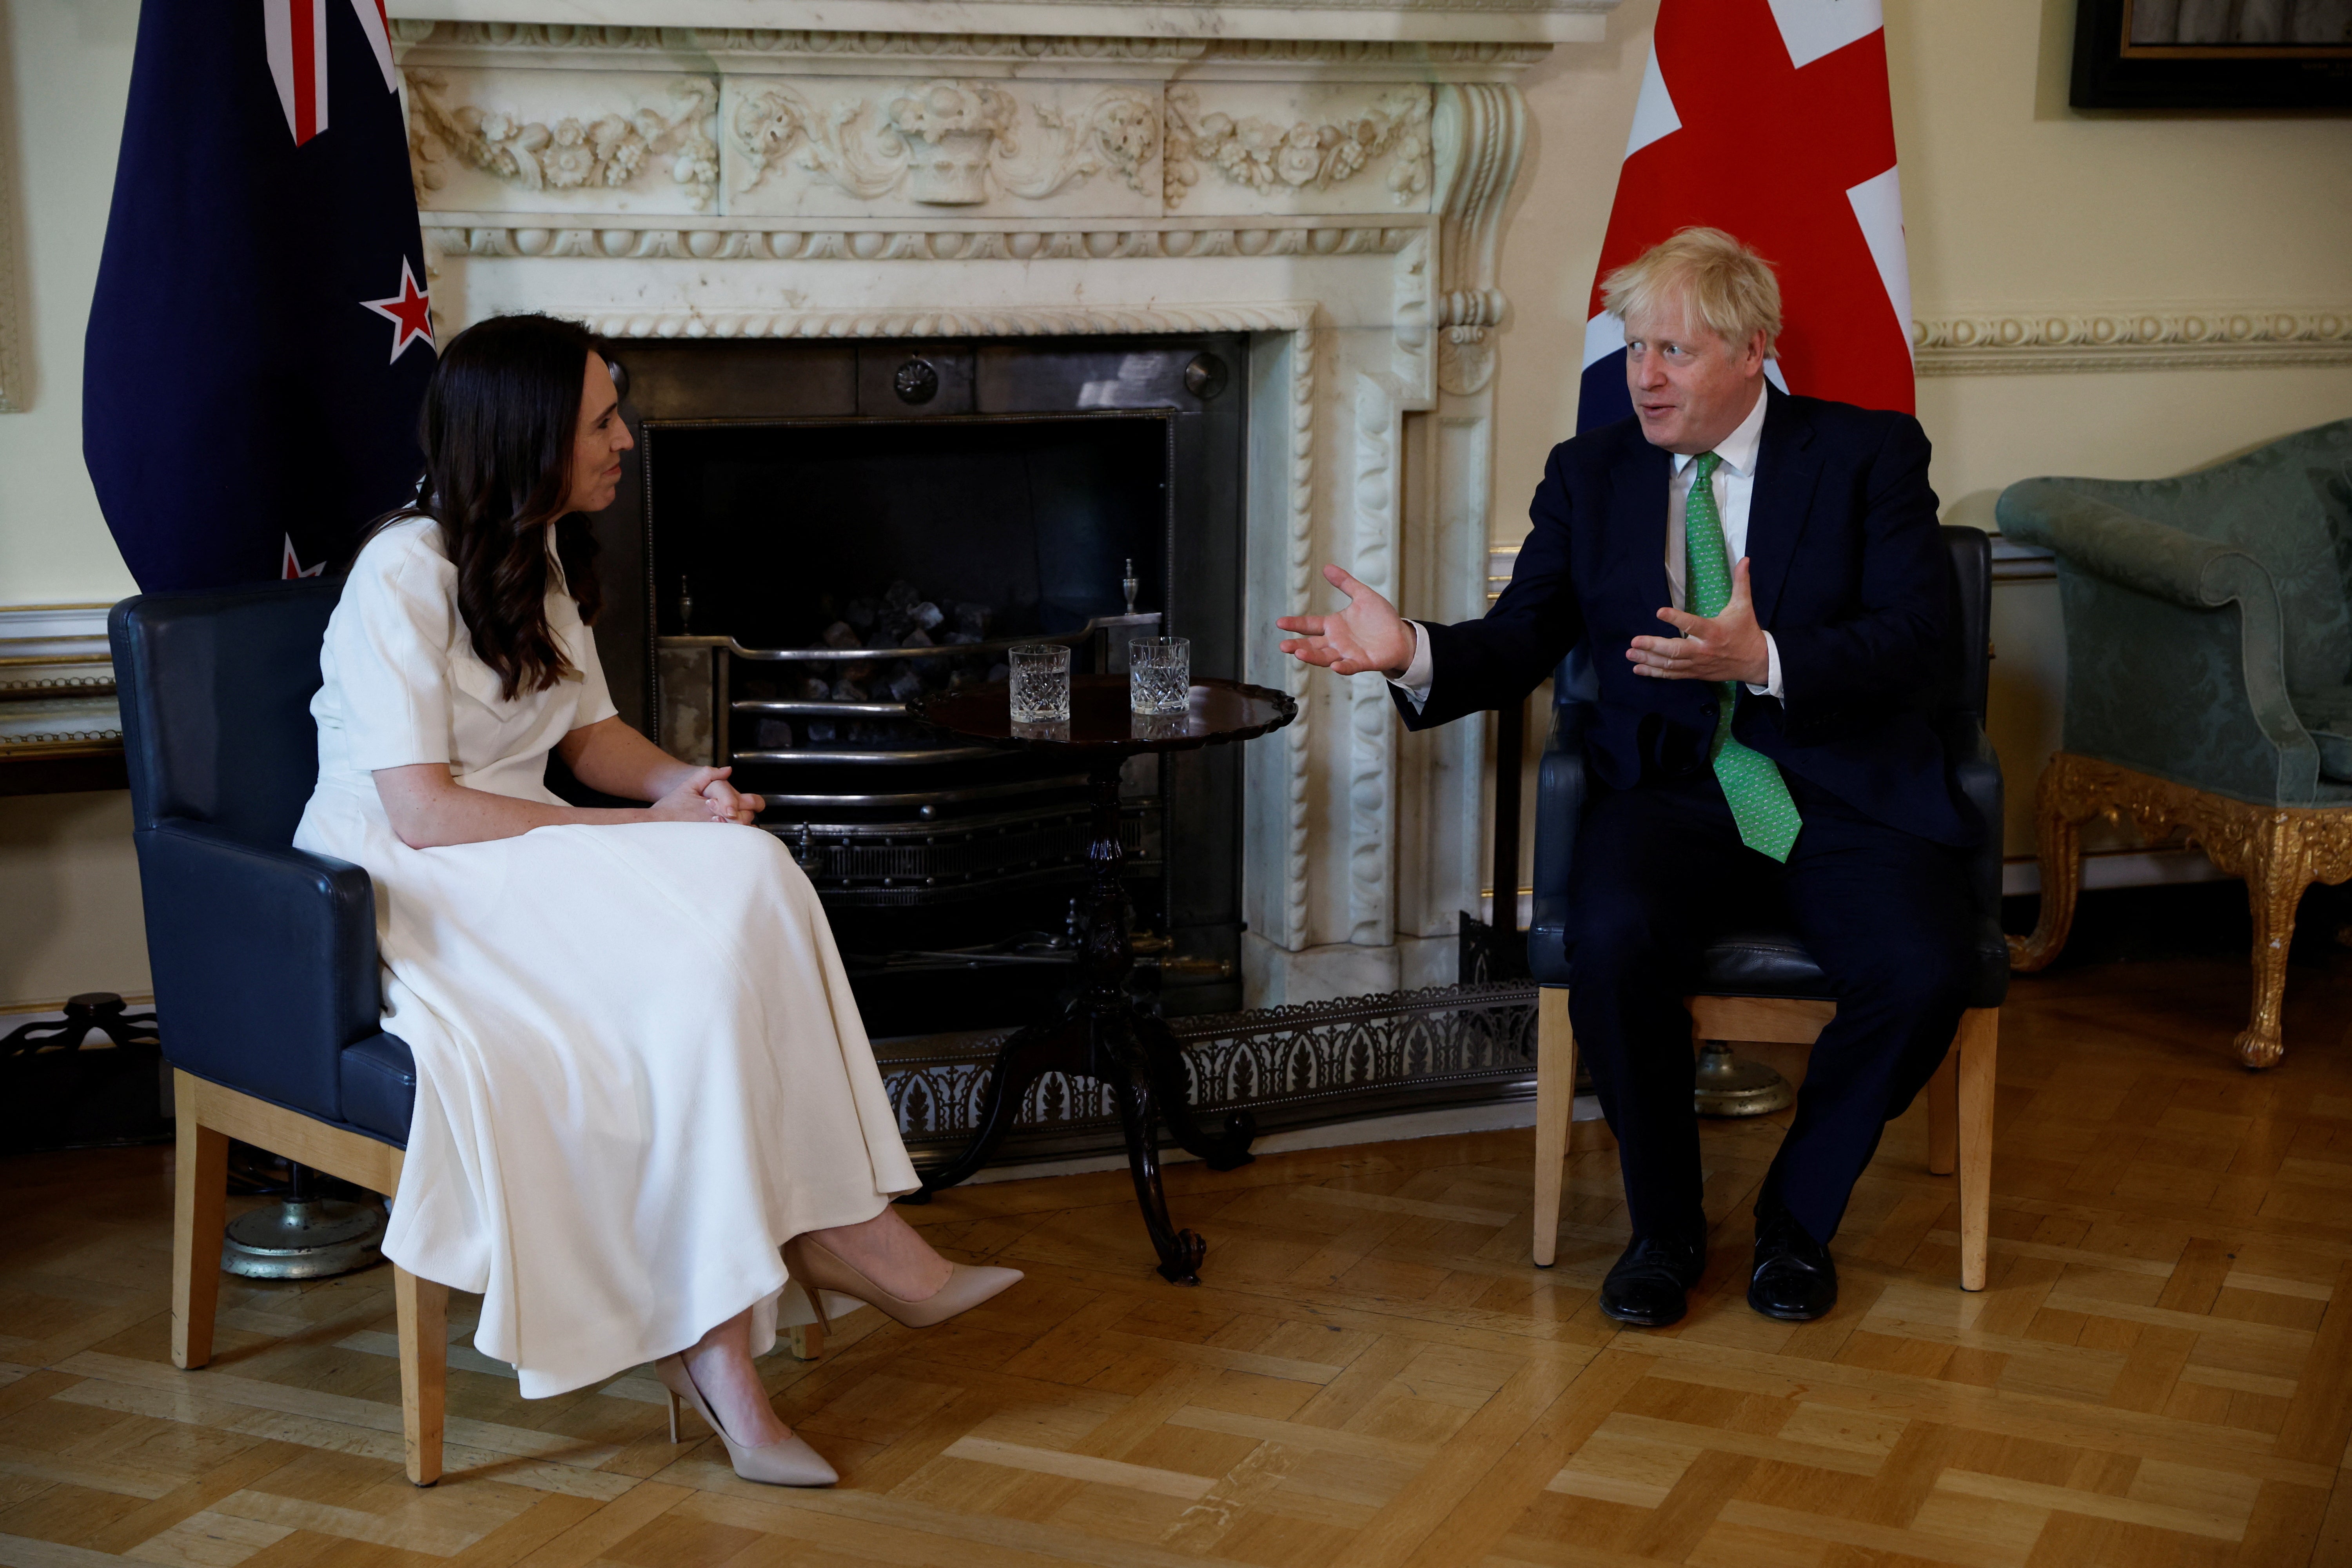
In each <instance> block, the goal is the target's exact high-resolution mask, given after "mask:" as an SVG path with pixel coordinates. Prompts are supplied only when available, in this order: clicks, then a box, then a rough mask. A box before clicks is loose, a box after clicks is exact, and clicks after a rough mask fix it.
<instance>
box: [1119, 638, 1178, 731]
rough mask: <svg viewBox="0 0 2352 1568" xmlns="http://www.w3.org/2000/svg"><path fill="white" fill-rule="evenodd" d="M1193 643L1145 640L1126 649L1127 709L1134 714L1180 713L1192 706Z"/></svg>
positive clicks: (1160, 639) (1171, 639)
mask: <svg viewBox="0 0 2352 1568" xmlns="http://www.w3.org/2000/svg"><path fill="white" fill-rule="evenodd" d="M1127 705H1128V707H1129V709H1130V710H1133V711H1134V712H1137V713H1181V712H1183V711H1185V710H1187V709H1188V708H1190V707H1191V706H1192V639H1191V638H1189V637H1145V638H1140V639H1139V640H1137V641H1135V642H1131V643H1129V644H1128V645H1127Z"/></svg>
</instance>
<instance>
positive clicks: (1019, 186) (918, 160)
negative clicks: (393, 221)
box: [391, 0, 1619, 1005]
mask: <svg viewBox="0 0 2352 1568" xmlns="http://www.w3.org/2000/svg"><path fill="white" fill-rule="evenodd" d="M453 3H454V0H393V4H392V6H391V9H392V12H393V15H394V17H395V18H396V22H395V32H396V36H397V37H398V39H399V43H400V50H401V55H402V64H403V69H404V74H405V77H406V82H407V102H408V111H409V123H410V133H411V151H412V156H413V162H414V164H415V174H416V183H417V189H418V196H419V201H420V204H421V206H422V208H423V211H424V221H425V233H426V238H427V247H428V253H429V257H428V258H429V259H430V261H431V262H432V267H433V276H432V283H431V286H432V291H433V298H434V303H435V307H436V320H437V321H438V322H439V324H440V327H441V330H442V332H443V334H444V340H445V341H446V335H447V334H448V333H450V332H453V331H456V330H457V328H458V327H460V326H462V325H464V324H465V323H467V322H469V321H476V320H479V319H481V318H483V317H485V316H488V315H491V314H495V313H497V312H499V311H501V310H520V309H543V310H555V311H558V312H561V313H564V314H568V315H572V316H575V317H578V318H580V319H583V320H584V321H588V322H589V323H590V324H591V325H592V326H593V327H594V328H595V329H596V330H597V331H600V332H602V333H604V334H605V335H606V336H607V337H609V338H612V339H614V340H619V341H620V352H621V353H623V354H624V355H625V353H626V342H625V340H627V339H630V338H647V337H661V338H673V337H675V338H685V337H750V336H785V337H829V338H837V337H847V338H861V339H870V338H905V339H908V340H919V341H929V342H941V341H948V340H955V341H971V340H981V341H986V340H991V339H1003V338H1009V337H1021V336H1047V337H1068V336H1076V335H1092V336H1108V337H1114V338H1121V337H1123V338H1149V337H1150V336H1153V335H1155V334H1161V335H1165V334H1177V333H1201V332H1212V331H1213V332H1227V333H1242V334H1246V340H1247V342H1248V345H1249V346H1248V353H1247V355H1246V361H1247V363H1245V364H1236V365H1234V369H1233V375H1232V381H1233V383H1234V385H1233V386H1232V388H1231V389H1230V390H1228V391H1227V392H1226V394H1225V395H1226V396H1228V397H1235V396H1238V397H1240V398H1243V399H1244V400H1245V405H1246V419H1247V422H1248V429H1249V438H1248V442H1247V453H1248V456H1247V465H1248V471H1247V475H1246V478H1245V479H1244V497H1243V510H1244V531H1245V534H1246V539H1245V542H1244V546H1245V557H1246V558H1245V560H1244V563H1243V567H1242V577H1243V594H1244V601H1245V602H1244V606H1243V610H1242V616H1243V619H1244V622H1245V623H1246V624H1247V625H1248V626H1270V625H1271V623H1272V621H1273V619H1274V617H1275V616H1279V615H1282V614H1286V613H1288V612H1290V611H1293V610H1300V609H1324V608H1328V607H1330V595H1328V591H1327V589H1326V587H1325V585H1324V584H1323V580H1322V577H1321V575H1320V570H1319V569H1320V567H1321V566H1322V564H1323V563H1325V562H1327V561H1328V562H1337V563H1340V564H1342V565H1345V566H1347V567H1348V569H1349V571H1351V572H1352V573H1354V574H1355V575H1356V576H1357V577H1358V578H1360V580H1362V581H1363V582H1366V583H1368V584H1371V585H1372V586H1374V587H1376V588H1379V589H1380V590H1381V591H1382V592H1383V593H1386V594H1388V595H1391V597H1392V598H1395V599H1396V600H1398V601H1399V602H1400V604H1401V605H1402V607H1403V608H1404V609H1405V610H1406V611H1407V613H1409V614H1413V615H1419V616H1441V617H1444V618H1446V619H1461V618H1466V617H1468V616H1475V615H1477V614H1479V613H1481V612H1482V610H1483V608H1484V603H1485V600H1484V594H1485V588H1486V552H1487V546H1488V542H1489V534H1490V531H1494V532H1509V531H1514V526H1515V525H1514V524H1513V523H1511V522H1510V521H1507V514H1516V513H1517V510H1518V507H1519V504H1520V502H1521V500H1522V498H1523V493H1524V490H1525V488H1526V486H1527V485H1528V483H1529V482H1530V480H1531V476H1528V475H1522V474H1511V475H1507V476H1503V477H1502V489H1501V490H1500V492H1499V493H1498V492H1497V490H1496V475H1495V473H1494V472H1493V464H1492V459H1491V457H1490V453H1491V450H1492V447H1493V442H1494V421H1495V407H1494V399H1495V390H1494V373H1495V367H1496V359H1497V355H1498V353H1500V352H1501V350H1502V349H1503V347H1504V346H1505V345H1506V344H1507V328H1508V324H1509V321H1510V310H1511V306H1510V303H1509V302H1508V301H1507V300H1506V299H1505V298H1504V296H1503V294H1502V292H1501V289H1500V287H1499V284H1500V279H1499V278H1498V277H1497V261H1498V253H1499V248H1500V237H1501V228H1502V222H1503V216H1504V213H1505V210H1506V206H1507V199H1508V197H1509V195H1510V192H1511V189H1512V186H1513V184H1514V183H1515V182H1516V181H1517V179H1518V178H1519V176H1520V173H1521V171H1520V167H1519V165H1520V159H1521V154H1522V152H1523V149H1524V147H1525V144H1526V134H1525V132H1526V118H1527V114H1526V108H1525V105H1524V103H1523V102H1522V100H1521V99H1520V96H1519V93H1518V89H1517V88H1516V87H1515V86H1514V85H1513V82H1514V80H1515V79H1516V78H1517V74H1518V73H1519V72H1520V71H1521V70H1522V69H1524V68H1526V67H1528V65H1530V64H1533V63H1534V62H1536V61H1538V60H1540V59H1542V58H1544V57H1545V55H1546V54H1548V53H1549V49H1550V48H1551V47H1552V45H1553V44H1554V43H1557V42H1559V41H1562V40H1569V39H1580V40H1581V39H1598V38H1599V37H1601V23H1602V21H1603V19H1604V17H1605V16H1606V13H1607V12H1608V11H1609V10H1610V9H1611V8H1612V6H1613V5H1614V4H1615V0H1281V3H1273V0H1268V3H1264V4H1246V3H1244V4H1231V5H1219V6H1209V5H1185V4H1181V3H1179V4H1175V5H1170V4H1165V3H1146V0H1031V3H1025V4H1024V3H1017V0H964V3H961V4H959V5H955V6H953V7H943V6H940V5H936V4H934V3H932V0H842V4H841V5H839V6H838V8H837V9H838V14H839V15H840V16H842V17H844V18H847V17H850V16H853V15H854V16H856V20H855V21H854V22H849V23H848V24H847V25H848V26H853V27H856V28H864V29H870V30H861V31H846V30H845V31H831V32H826V31H814V30H808V29H805V28H802V27H798V26H794V25H793V24H794V22H795V21H796V20H804V19H805V17H806V16H807V15H808V14H809V13H810V12H811V11H813V10H814V9H816V8H815V7H810V6H807V5H789V4H785V3H784V0H729V4H728V5H727V6H726V7H724V10H725V14H726V16H727V17H728V18H729V19H730V21H740V24H742V25H730V26H721V27H696V26H679V25H677V18H678V17H679V16H686V17H687V18H688V20H691V19H693V17H694V16H695V15H696V14H697V13H698V11H699V12H711V11H713V10H714V7H713V6H711V5H700V6H697V5H690V4H685V5H681V4H666V5H654V4H652V3H651V0H506V3H505V4H504V5H502V7H501V9H502V10H503V11H504V12H506V13H507V14H508V15H509V19H508V20H503V21H499V22H485V21H478V20H476V21H465V22H457V21H451V20H446V19H442V18H441V17H440V16H433V15H428V14H427V12H428V10H430V9H440V10H446V8H448V6H449V5H452V4H453ZM465 9H466V11H467V14H468V15H469V16H476V17H478V16H483V15H484V14H485V13H486V11H487V10H488V9H489V6H488V4H486V3H484V0H467V5H466V6H465ZM824 9H825V10H826V13H827V15H828V16H830V15H834V14H835V10H836V7H834V6H828V7H825V8H824ZM1081 22H1083V26H1080V25H1079V24H1080V23H1081ZM1365 39H1377V40H1381V41H1377V42H1364V41H1362V40H1365ZM1618 151H1619V150H1618V149H1617V148H1615V147H1610V148H1602V149H1591V150H1580V149H1574V148H1563V149H1555V150H1551V151H1550V152H1548V153H1547V156H1548V157H1550V156H1557V157H1560V158H1576V157H1586V156H1589V157H1592V158H1598V159H1602V160H1604V161H1607V162H1612V163H1613V162H1614V160H1615V159H1616V157H1617V155H1618ZM1561 374H1566V375H1569V376H1570V377H1572V374H1573V367H1569V369H1568V370H1567V371H1565V372H1562V373H1561ZM1498 520H1500V521H1498ZM1276 640H1277V639H1276V637H1275V636H1274V635H1273V634H1272V633H1270V632H1269V633H1268V634H1267V635H1265V636H1264V637H1255V638H1254V639H1253V640H1251V641H1250V642H1249V644H1248V646H1247V650H1246V652H1245V655H1244V668H1241V669H1238V670H1236V671H1234V672H1233V673H1235V674H1238V675H1240V676H1241V677H1242V678H1243V679H1247V680H1251V681H1255V682H1257V683H1259V684H1264V685H1271V686H1277V687H1282V688H1284V689H1287V690H1289V691H1291V692H1292V693H1293V694H1294V695H1296V696H1297V697H1298V698H1299V699H1300V711H1299V717H1298V720H1297V722H1296V723H1294V724H1293V725H1291V726H1290V727H1288V728H1287V729H1286V730H1284V731H1282V732H1281V735H1280V736H1279V737H1278V738H1276V739H1274V740H1270V741H1268V742H1266V743H1265V744H1264V745H1261V746H1257V747H1253V748H1251V749H1250V751H1249V752H1248V753H1247V759H1246V770H1247V784H1246V788H1245V789H1244V791H1243V797H1244V798H1243V799H1242V801H1241V803H1240V805H1239V810H1240V812H1241V814H1242V818H1243V837H1244V857H1243V861H1244V871H1243V880H1244V894H1243V899H1244V910H1245V914H1246V918H1247V921H1248V931H1247V933H1246V935H1245V937H1244V943H1245V952H1244V982H1245V986H1246V996H1247V1001H1248V1004H1249V1005H1262V1004H1266V1003H1279V1002H1300V1001H1311V1000H1315V999H1318V998H1320V997H1326V996H1331V995H1337V994H1353V993H1360V992H1370V991H1382V990H1392V989H1398V988H1402V987H1405V986H1410V985H1415V984H1425V983H1429V982H1431V981H1447V980H1451V979H1453V978H1454V973H1453V966H1454V936H1453V932H1454V920H1455V911H1456V910H1463V909H1475V908H1476V907H1477V900H1478V898H1479V897H1480V883H1481V878H1480V875H1479V870H1480V860H1481V842H1482V833H1483V814H1484V812H1485V809H1486V803H1485V800H1484V798H1483V791H1482V788H1481V781H1482V777H1483V773H1484V765H1485V764H1484V762H1483V755H1482V753H1483V750H1484V735H1483V731H1482V727H1481V726H1479V725H1477V724H1475V723H1464V724H1457V725H1453V726H1450V727H1448V728H1446V729H1444V730H1442V731H1434V732H1433V733H1430V734H1426V735H1422V736H1415V737H1412V739H1411V741H1410V742H1409V743H1407V742H1401V740H1400V737H1399V731H1398V728H1397V725H1396V722H1395V719H1394V717H1393V714H1392V712H1391V705H1390V701H1389V698H1388V696H1387V693H1386V691H1385V690H1384V689H1382V687H1381V683H1380V682H1378V681H1374V680H1364V681H1356V682H1350V681H1346V680H1341V679H1335V678H1332V677H1330V676H1328V675H1323V674H1320V673H1316V674H1314V675H1313V676H1312V678H1311V679H1310V675H1309V672H1307V670H1305V669H1304V668H1301V667H1299V666H1297V665H1296V664H1295V663H1293V662H1291V661H1289V660H1287V659H1286V658H1284V657H1283V656H1282V655H1281V654H1280V653H1279V652H1278V651H1277V650H1276V647H1275V643H1276Z"/></svg>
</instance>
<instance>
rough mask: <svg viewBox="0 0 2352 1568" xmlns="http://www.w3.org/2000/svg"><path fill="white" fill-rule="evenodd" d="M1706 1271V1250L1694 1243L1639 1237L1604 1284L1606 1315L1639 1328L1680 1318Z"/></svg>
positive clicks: (1603, 1314) (1657, 1325) (1628, 1248)
mask: <svg viewBox="0 0 2352 1568" xmlns="http://www.w3.org/2000/svg"><path fill="white" fill-rule="evenodd" d="M1704 1272H1706V1248H1705V1247H1700V1246H1698V1245H1697V1244H1696V1243H1694V1242H1687V1241H1675V1240H1670V1239H1668V1238H1666V1237H1646V1236H1637V1237H1634V1238H1633V1246H1631V1247H1627V1248H1626V1249H1625V1252H1624V1256H1622V1257H1621V1258H1618V1259H1617V1266H1616V1267H1615V1268H1612V1269H1610V1270H1609V1278H1607V1279H1603V1280H1602V1281H1601V1315H1602V1316H1604V1317H1610V1318H1614V1319H1616V1320H1617V1321H1619V1322H1621V1323H1631V1324H1633V1326H1634V1327H1635V1328H1637V1329H1663V1328H1664V1327H1665V1326H1666V1325H1667V1324H1668V1323H1675V1322H1680V1321H1682V1315H1683V1311H1684V1302H1683V1295H1684V1292H1685V1291H1687V1290H1688V1289H1690V1288H1691V1287H1692V1286H1694V1285H1696V1284H1697V1283H1698V1277H1699V1276H1700V1275H1701V1274H1702V1273H1704Z"/></svg>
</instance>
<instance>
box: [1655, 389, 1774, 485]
mask: <svg viewBox="0 0 2352 1568" xmlns="http://www.w3.org/2000/svg"><path fill="white" fill-rule="evenodd" d="M1771 401H1772V394H1771V393H1770V392H1769V390H1767V389H1765V388H1762V387H1759V388H1758V390H1757V393H1756V406H1755V407H1753V408H1751V409H1749V410H1748V417H1747V418H1745V419H1742V420H1741V421H1740V422H1739V424H1738V428H1736V429H1734V430H1733V431H1732V432H1731V434H1730V435H1728V436H1726V437H1724V438H1723V439H1722V440H1720V441H1718V442H1717V443H1716V447H1715V455H1716V456H1717V457H1718V458H1722V459H1723V466H1724V467H1725V468H1729V469H1730V470H1731V471H1732V472H1733V473H1735V474H1738V476H1739V477H1740V478H1741V479H1748V478H1751V477H1752V476H1753V475H1754V474H1755V472H1756V452H1757V448H1759V447H1761V446H1763V444H1764V408H1765V405H1767V404H1769V403H1770V402H1771ZM1694 461H1696V455H1695V454H1691V453H1685V452H1676V453H1675V474H1677V475H1680V474H1681V473H1682V472H1683V470H1684V469H1685V468H1689V467H1690V466H1691V464H1692V463H1693V462H1694Z"/></svg>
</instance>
